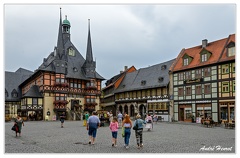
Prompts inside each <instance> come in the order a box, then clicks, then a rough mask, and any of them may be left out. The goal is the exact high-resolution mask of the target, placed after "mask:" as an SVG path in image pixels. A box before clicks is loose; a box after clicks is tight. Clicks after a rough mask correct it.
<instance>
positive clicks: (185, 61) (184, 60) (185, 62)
mask: <svg viewBox="0 0 240 158" xmlns="http://www.w3.org/2000/svg"><path fill="white" fill-rule="evenodd" d="M188 64H189V63H188V58H185V59H183V66H186V65H188Z"/></svg>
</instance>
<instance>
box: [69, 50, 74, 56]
mask: <svg viewBox="0 0 240 158" xmlns="http://www.w3.org/2000/svg"><path fill="white" fill-rule="evenodd" d="M68 55H69V56H75V50H74V49H73V48H69V49H68Z"/></svg>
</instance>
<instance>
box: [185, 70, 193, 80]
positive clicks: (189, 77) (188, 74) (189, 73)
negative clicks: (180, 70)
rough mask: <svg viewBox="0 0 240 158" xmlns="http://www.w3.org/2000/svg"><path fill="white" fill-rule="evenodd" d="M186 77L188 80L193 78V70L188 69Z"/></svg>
mask: <svg viewBox="0 0 240 158" xmlns="http://www.w3.org/2000/svg"><path fill="white" fill-rule="evenodd" d="M185 79H186V80H190V79H192V75H191V71H186V72H185Z"/></svg>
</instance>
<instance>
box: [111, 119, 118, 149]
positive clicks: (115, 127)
mask: <svg viewBox="0 0 240 158" xmlns="http://www.w3.org/2000/svg"><path fill="white" fill-rule="evenodd" d="M109 128H110V130H111V131H112V147H113V146H115V147H116V146H117V133H118V121H117V117H115V116H114V117H113V120H112V122H110V125H109Z"/></svg>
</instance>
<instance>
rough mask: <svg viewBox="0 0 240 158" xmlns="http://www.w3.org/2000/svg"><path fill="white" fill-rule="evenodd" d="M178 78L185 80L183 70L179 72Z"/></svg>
mask: <svg viewBox="0 0 240 158" xmlns="http://www.w3.org/2000/svg"><path fill="white" fill-rule="evenodd" d="M178 80H179V81H182V80H183V72H181V73H179V74H178Z"/></svg>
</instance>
